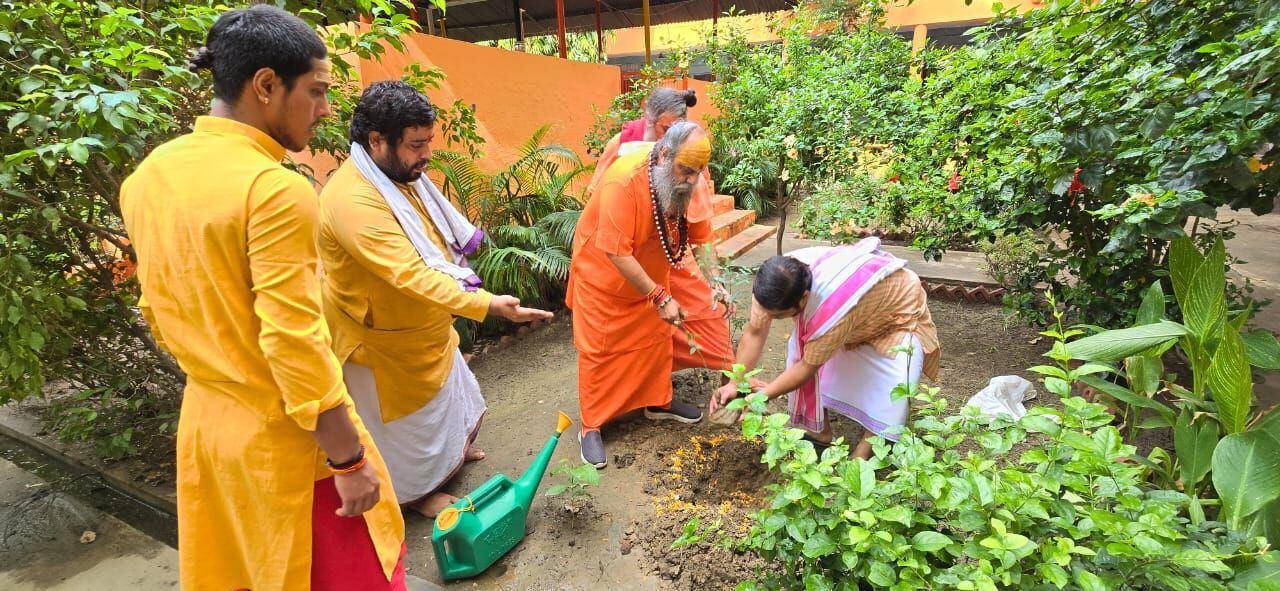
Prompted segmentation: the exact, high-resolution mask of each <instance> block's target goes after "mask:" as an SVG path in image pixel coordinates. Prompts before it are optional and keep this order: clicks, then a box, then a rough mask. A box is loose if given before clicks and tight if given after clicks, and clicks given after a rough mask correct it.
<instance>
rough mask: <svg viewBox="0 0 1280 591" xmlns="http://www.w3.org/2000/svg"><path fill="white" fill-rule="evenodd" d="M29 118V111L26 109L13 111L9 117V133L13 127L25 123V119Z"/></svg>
mask: <svg viewBox="0 0 1280 591" xmlns="http://www.w3.org/2000/svg"><path fill="white" fill-rule="evenodd" d="M30 118H31V113H28V112H26V111H19V112H17V113H14V114H13V116H12V117H9V133H13V130H14V128H16V127H18V126H19V125H22V124H23V123H26V121H27V119H30Z"/></svg>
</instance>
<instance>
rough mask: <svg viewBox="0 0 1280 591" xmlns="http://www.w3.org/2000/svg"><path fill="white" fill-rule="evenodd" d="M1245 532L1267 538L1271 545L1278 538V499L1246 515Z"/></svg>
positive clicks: (1279, 516) (1279, 523)
mask: <svg viewBox="0 0 1280 591" xmlns="http://www.w3.org/2000/svg"><path fill="white" fill-rule="evenodd" d="M1245 533H1248V534H1249V535H1251V536H1262V537H1264V538H1267V539H1268V540H1271V541H1272V545H1274V543H1275V541H1276V540H1280V499H1276V500H1274V501H1271V502H1270V503H1267V504H1266V505H1263V506H1262V508H1261V509H1258V512H1257V513H1254V514H1253V515H1250V516H1249V517H1246V518H1245ZM1277 584H1280V582H1277Z"/></svg>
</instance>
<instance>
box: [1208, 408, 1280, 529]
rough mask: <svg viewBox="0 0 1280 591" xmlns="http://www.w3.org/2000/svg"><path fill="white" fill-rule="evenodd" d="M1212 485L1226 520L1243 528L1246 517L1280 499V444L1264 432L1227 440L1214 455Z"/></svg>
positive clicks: (1225, 439)
mask: <svg viewBox="0 0 1280 591" xmlns="http://www.w3.org/2000/svg"><path fill="white" fill-rule="evenodd" d="M1213 486H1214V488H1215V489H1216V490H1217V491H1218V496H1219V497H1220V498H1221V499H1222V509H1223V516H1224V518H1223V520H1224V521H1226V522H1227V524H1228V525H1230V526H1231V527H1232V528H1233V529H1241V528H1242V526H1243V524H1244V523H1245V518H1246V517H1248V516H1250V515H1252V514H1253V513H1255V512H1257V511H1258V510H1259V509H1261V508H1262V507H1263V506H1265V505H1266V504H1267V503H1270V502H1271V501H1274V500H1275V499H1276V498H1277V497H1280V441H1277V440H1276V439H1275V438H1274V437H1272V436H1271V435H1270V434H1268V433H1265V432H1262V431H1247V432H1244V433H1235V434H1232V435H1228V436H1226V437H1224V438H1223V439H1222V441H1219V442H1218V448H1217V449H1216V450H1214V452H1213Z"/></svg>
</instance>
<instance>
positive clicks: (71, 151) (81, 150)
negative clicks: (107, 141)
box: [67, 142, 89, 164]
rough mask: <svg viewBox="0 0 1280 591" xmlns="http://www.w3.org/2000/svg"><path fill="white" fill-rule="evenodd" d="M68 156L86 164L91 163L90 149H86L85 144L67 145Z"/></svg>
mask: <svg viewBox="0 0 1280 591" xmlns="http://www.w3.org/2000/svg"><path fill="white" fill-rule="evenodd" d="M67 155H68V156H70V157H71V159H72V160H75V161H76V162H79V163H80V164H84V163H86V162H88V161H89V149H88V148H86V147H84V144H83V143H80V142H71V143H68V144H67Z"/></svg>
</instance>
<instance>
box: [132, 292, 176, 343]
mask: <svg viewBox="0 0 1280 591" xmlns="http://www.w3.org/2000/svg"><path fill="white" fill-rule="evenodd" d="M138 309H139V310H141V311H142V319H143V320H145V321H146V322H147V328H150V329H151V338H152V339H155V341H156V346H157V347H160V348H161V349H163V350H164V351H168V350H169V348H168V347H166V346H165V344H164V335H162V334H160V328H159V327H158V326H157V325H156V315H155V313H154V312H152V311H151V303H150V302H148V301H147V296H146V295H145V294H144V295H141V296H139V297H138Z"/></svg>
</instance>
